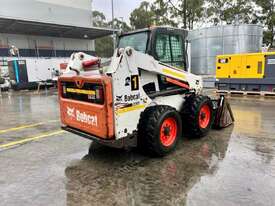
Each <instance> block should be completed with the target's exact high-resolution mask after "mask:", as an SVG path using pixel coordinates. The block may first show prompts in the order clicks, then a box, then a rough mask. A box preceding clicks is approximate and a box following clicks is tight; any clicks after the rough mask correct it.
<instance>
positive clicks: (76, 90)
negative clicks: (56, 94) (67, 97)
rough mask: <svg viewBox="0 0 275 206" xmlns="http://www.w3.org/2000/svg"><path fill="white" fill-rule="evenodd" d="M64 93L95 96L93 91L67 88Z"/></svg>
mask: <svg viewBox="0 0 275 206" xmlns="http://www.w3.org/2000/svg"><path fill="white" fill-rule="evenodd" d="M66 91H67V92H69V93H77V94H87V95H95V91H93V90H84V89H73V88H67V89H66Z"/></svg>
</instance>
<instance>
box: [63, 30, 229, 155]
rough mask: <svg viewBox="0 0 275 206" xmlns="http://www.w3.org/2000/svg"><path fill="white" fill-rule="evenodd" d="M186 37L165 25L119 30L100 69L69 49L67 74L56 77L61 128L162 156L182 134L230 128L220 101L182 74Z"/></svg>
mask: <svg viewBox="0 0 275 206" xmlns="http://www.w3.org/2000/svg"><path fill="white" fill-rule="evenodd" d="M186 37H187V31H185V30H182V29H176V28H167V27H154V28H148V29H143V30H138V31H134V32H131V33H127V34H123V35H121V36H120V37H119V42H118V47H117V49H116V50H115V52H114V56H113V57H112V61H111V64H110V65H109V66H108V67H106V68H99V67H96V65H98V64H99V63H100V61H99V59H96V58H92V57H91V56H89V55H87V54H84V53H74V54H72V56H71V60H70V62H69V64H68V70H72V71H71V72H68V73H65V74H63V75H62V76H61V77H60V78H59V100H60V111H61V121H62V128H63V129H64V130H67V131H69V132H72V133H75V134H78V135H80V136H83V137H86V138H89V139H92V140H95V141H97V142H100V143H102V144H105V145H108V146H112V147H121V148H122V147H129V146H138V147H140V148H142V149H143V150H145V151H147V152H149V153H150V154H153V155H157V156H163V155H165V154H167V153H169V152H170V151H172V150H173V149H174V148H175V147H176V145H177V142H178V139H179V138H180V137H182V136H183V133H185V132H186V134H189V135H190V136H193V137H201V136H204V135H206V134H207V133H208V131H209V130H210V129H211V128H212V127H213V124H215V125H214V126H215V127H224V126H228V125H230V124H231V123H232V122H233V121H234V120H233V115H232V112H231V110H230V108H229V104H228V103H227V102H226V100H225V99H224V98H222V99H219V100H211V99H210V98H209V97H208V96H203V95H201V92H202V78H201V77H200V76H197V75H194V74H191V73H190V72H187V65H188V62H187V51H186V50H187V49H186ZM228 109H229V110H228ZM228 111H229V112H228ZM221 118H223V119H221ZM224 120H226V122H225V121H224Z"/></svg>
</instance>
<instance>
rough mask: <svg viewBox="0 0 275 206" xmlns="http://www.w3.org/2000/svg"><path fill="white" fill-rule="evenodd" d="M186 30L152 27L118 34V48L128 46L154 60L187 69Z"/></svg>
mask: <svg viewBox="0 0 275 206" xmlns="http://www.w3.org/2000/svg"><path fill="white" fill-rule="evenodd" d="M187 35H188V31H187V30H184V29H178V28H170V27H152V28H147V29H141V30H137V31H134V32H129V33H126V34H122V35H120V36H119V41H118V46H117V47H118V48H125V47H127V46H130V47H132V48H134V49H135V50H136V51H139V52H143V53H146V54H149V55H151V56H153V57H154V58H155V59H156V60H158V61H160V62H162V63H164V64H168V65H171V66H174V67H177V68H179V69H183V70H185V71H187V65H188V58H187V40H186V39H187Z"/></svg>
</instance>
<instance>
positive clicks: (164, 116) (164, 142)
mask: <svg viewBox="0 0 275 206" xmlns="http://www.w3.org/2000/svg"><path fill="white" fill-rule="evenodd" d="M181 134H182V122H181V117H180V115H179V114H178V112H177V111H176V110H175V109H173V108H172V107H169V106H152V107H148V108H147V109H146V110H145V111H144V112H143V113H142V114H141V118H140V122H139V125H138V146H139V147H140V148H141V149H142V150H143V151H145V152H149V154H152V155H155V156H164V155H166V154H167V153H169V152H171V151H172V150H174V149H175V147H176V145H177V142H178V139H179V137H180V136H181Z"/></svg>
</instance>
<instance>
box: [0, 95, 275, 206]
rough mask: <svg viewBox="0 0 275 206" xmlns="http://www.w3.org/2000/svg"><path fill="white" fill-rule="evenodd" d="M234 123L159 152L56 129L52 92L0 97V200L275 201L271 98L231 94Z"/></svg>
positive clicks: (274, 105)
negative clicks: (169, 151) (101, 142)
mask: <svg viewBox="0 0 275 206" xmlns="http://www.w3.org/2000/svg"><path fill="white" fill-rule="evenodd" d="M231 104H232V109H233V112H234V114H235V118H236V122H235V125H234V126H231V127H229V128H227V129H224V130H221V131H216V130H213V131H211V133H210V134H209V135H208V136H207V137H205V138H203V139H187V138H183V140H181V142H180V143H179V145H178V147H177V150H176V151H175V152H174V153H172V154H170V155H168V156H167V157H164V158H160V159H156V158H154V159H152V158H149V157H146V156H142V155H141V154H139V153H138V152H137V151H123V150H116V149H110V148H106V147H102V146H99V145H97V144H93V143H91V142H90V141H89V140H86V139H83V138H81V137H78V136H75V135H73V134H69V133H65V132H63V131H61V130H60V129H59V127H60V125H59V121H58V120H59V109H58V102H57V96H56V94H52V93H48V94H43V95H37V94H35V95H34V94H32V93H29V92H28V93H13V94H11V95H7V94H3V96H2V97H0V119H1V123H0V163H1V164H0V205H1V206H2V205H3V206H11V205H18V206H30V205H34V206H38V205H39V206H49V205H58V206H59V205H60V206H62V205H68V206H73V205H75V206H76V205H77V206H78V205H100V206H101V205H192V206H195V205H196V206H204V205H211V206H215V205H217V206H220V205H225V206H231V205H232V206H236V205H243V206H247V205H249V206H254V205H255V206H260V205H264V206H269V205H270V206H273V205H275V159H274V157H275V100H273V99H261V98H260V99H257V98H231Z"/></svg>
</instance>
